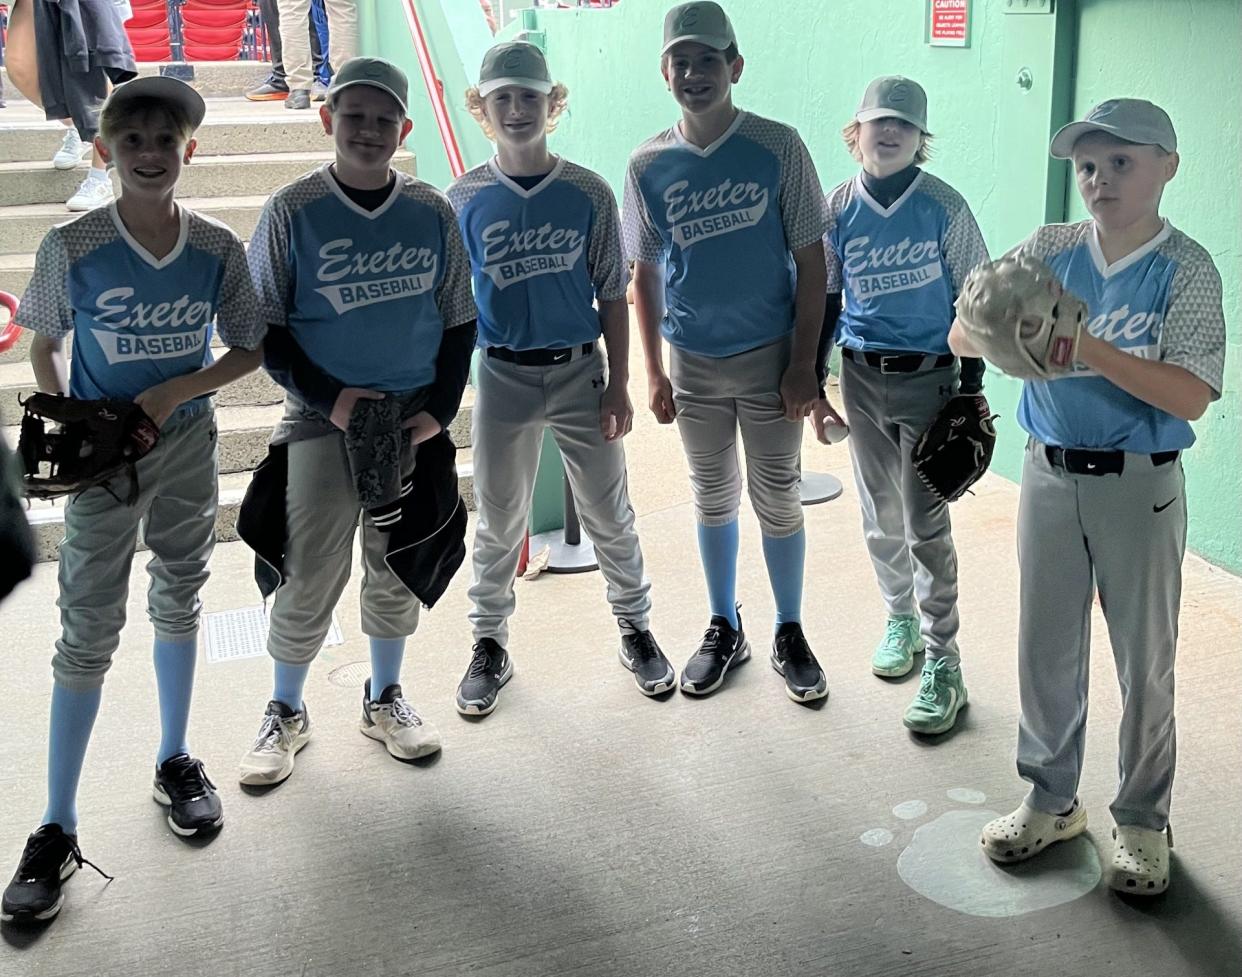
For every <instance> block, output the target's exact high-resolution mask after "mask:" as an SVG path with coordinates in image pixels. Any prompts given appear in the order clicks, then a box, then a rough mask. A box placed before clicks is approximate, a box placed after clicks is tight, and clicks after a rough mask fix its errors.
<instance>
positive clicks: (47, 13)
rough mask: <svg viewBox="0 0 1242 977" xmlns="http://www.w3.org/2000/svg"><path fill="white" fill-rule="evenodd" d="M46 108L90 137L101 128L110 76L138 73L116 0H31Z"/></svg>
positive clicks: (117, 80)
mask: <svg viewBox="0 0 1242 977" xmlns="http://www.w3.org/2000/svg"><path fill="white" fill-rule="evenodd" d="M32 2H33V5H34V25H35V51H36V55H37V61H38V65H39V88H40V90H41V91H42V93H43V112H44V115H46V116H47V118H49V119H73V124H74V127H75V128H76V129H77V130H78V135H79V136H81V137H82V139H84V140H86V141H90V140H91V139H93V138H95V134H96V132H98V131H99V109H100V107H101V106H102V105H103V101H104V98H105V97H106V96H107V94H108V82H109V81H111V82H112V83H113V84H120V83H121V82H124V81H129V80H130V79H131V78H134V77H136V76H137V75H138V66H137V65H136V64H135V63H134V50H133V48H132V47H131V46H130V43H129V36H128V35H127V34H126V33H125V28H124V26H122V24H121V15H120V14H119V13H118V12H117V9H116V5H115V4H114V3H113V2H112V0H32Z"/></svg>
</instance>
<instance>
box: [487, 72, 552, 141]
mask: <svg viewBox="0 0 1242 977" xmlns="http://www.w3.org/2000/svg"><path fill="white" fill-rule="evenodd" d="M568 105H569V89H568V88H566V87H565V86H564V85H563V84H561V83H560V82H559V81H558V82H557V83H556V84H555V85H553V86H552V91H550V92H548V125H547V131H548V132H549V133H552V132H555V131H556V124H557V122H558V120H559V119H560V117H561V113H562V112H564V111H565V108H566V107H567V106H568ZM466 110H467V111H468V112H469V113H470V114H471V115H472V116H474V121H475V122H477V123H478V124H479V128H480V129H482V130H483V135H485V136H487V138H488V139H490V140H492V141H493V142H495V140H496V130H495V129H493V128H492V124H491V123H490V122H488V121H487V113H486V112H484V111H483V96H482V95H480V94H479V86H478V85H471V86H470V87H469V88H467V89H466Z"/></svg>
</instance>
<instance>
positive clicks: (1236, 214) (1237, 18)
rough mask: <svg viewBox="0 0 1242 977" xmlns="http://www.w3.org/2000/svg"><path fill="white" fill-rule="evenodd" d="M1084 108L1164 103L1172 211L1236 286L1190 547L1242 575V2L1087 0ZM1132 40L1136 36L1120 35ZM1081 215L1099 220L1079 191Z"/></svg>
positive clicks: (1079, 95)
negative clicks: (1171, 143)
mask: <svg viewBox="0 0 1242 977" xmlns="http://www.w3.org/2000/svg"><path fill="white" fill-rule="evenodd" d="M1079 6H1080V11H1081V26H1080V32H1079V44H1078V57H1077V92H1076V98H1075V111H1076V112H1085V111H1086V110H1087V109H1089V108H1090V107H1091V106H1092V105H1094V104H1095V103H1096V102H1099V101H1102V100H1103V99H1105V98H1109V97H1111V96H1115V95H1121V94H1136V95H1141V96H1143V97H1145V98H1150V99H1151V100H1152V101H1154V102H1157V103H1158V104H1160V105H1162V106H1163V107H1164V108H1165V109H1166V110H1167V111H1168V113H1169V115H1170V116H1171V117H1172V119H1173V124H1174V126H1175V127H1176V128H1177V136H1178V150H1179V153H1180V155H1181V158H1182V160H1181V168H1180V170H1179V171H1178V174H1177V176H1176V177H1175V178H1174V180H1173V182H1172V183H1170V184H1169V186H1168V188H1167V189H1166V190H1165V195H1164V203H1163V207H1162V210H1163V211H1164V215H1165V216H1166V217H1168V218H1169V220H1170V221H1171V222H1172V223H1173V224H1174V225H1175V226H1177V227H1179V228H1181V229H1182V230H1183V231H1185V232H1186V233H1187V234H1189V235H1190V236H1191V237H1193V238H1195V239H1196V240H1197V241H1198V242H1199V243H1200V244H1202V245H1203V246H1204V247H1205V248H1207V249H1208V251H1209V252H1211V254H1212V258H1213V260H1215V262H1216V266H1217V267H1218V268H1219V269H1220V272H1221V276H1222V277H1223V279H1224V283H1225V318H1226V321H1227V322H1228V324H1229V349H1228V352H1227V354H1226V357H1225V391H1224V395H1223V396H1222V397H1221V399H1220V400H1219V401H1217V402H1216V403H1215V404H1213V405H1212V406H1211V407H1209V408H1208V412H1207V414H1206V415H1205V416H1204V417H1203V419H1202V420H1200V421H1199V422H1198V423H1196V424H1195V433H1196V434H1197V435H1198V436H1199V443H1198V444H1196V445H1195V447H1194V449H1193V450H1192V451H1190V452H1188V453H1187V456H1186V473H1187V477H1188V479H1189V481H1190V496H1189V497H1190V543H1191V546H1192V547H1193V548H1194V549H1195V550H1196V551H1198V552H1199V553H1201V554H1203V556H1205V557H1207V558H1208V559H1209V560H1212V561H1213V562H1216V563H1219V564H1221V565H1222V566H1225V567H1228V568H1229V569H1231V570H1234V571H1235V572H1237V571H1242V502H1240V501H1239V495H1240V493H1239V481H1240V477H1239V476H1240V474H1242V422H1240V420H1239V416H1240V414H1242V391H1240V389H1239V388H1240V387H1242V362H1240V360H1242V357H1240V356H1239V354H1240V353H1242V349H1240V348H1239V345H1240V343H1242V241H1240V238H1242V202H1240V200H1239V194H1238V188H1239V186H1242V122H1240V119H1239V116H1240V115H1242V4H1239V3H1238V2H1237V0H1187V2H1183V3H1176V4H1171V3H1167V2H1165V0H1125V2H1119V0H1079ZM1119 38H1124V39H1125V40H1124V43H1119V41H1118V39H1119ZM1071 199H1072V207H1071V211H1070V214H1071V217H1072V219H1074V220H1081V219H1084V218H1086V217H1087V213H1086V211H1085V210H1084V208H1083V206H1082V201H1081V200H1080V199H1079V197H1078V193H1077V191H1076V190H1074V191H1073V192H1072V197H1071Z"/></svg>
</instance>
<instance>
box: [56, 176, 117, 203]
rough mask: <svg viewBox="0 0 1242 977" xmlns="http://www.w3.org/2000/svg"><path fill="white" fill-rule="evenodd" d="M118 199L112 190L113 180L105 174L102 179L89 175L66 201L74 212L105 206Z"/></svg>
mask: <svg viewBox="0 0 1242 977" xmlns="http://www.w3.org/2000/svg"><path fill="white" fill-rule="evenodd" d="M115 199H116V193H115V192H113V190H112V181H111V180H110V179H109V178H108V177H107V176H105V177H104V178H103V179H102V180H100V179H98V178H96V177H94V176H88V177H87V178H86V179H85V180H83V181H82V183H81V185H80V186H79V187H78V189H77V191H76V192H75V193H74V195H73V196H72V197H70V198H69V199H68V200H67V201H66V202H65V206H66V207H68V208H69V209H70V210H72V211H74V212H78V211H84V210H94V209H95V208H96V207H104V206H106V205H108V204H110V203H112V201H113V200H115Z"/></svg>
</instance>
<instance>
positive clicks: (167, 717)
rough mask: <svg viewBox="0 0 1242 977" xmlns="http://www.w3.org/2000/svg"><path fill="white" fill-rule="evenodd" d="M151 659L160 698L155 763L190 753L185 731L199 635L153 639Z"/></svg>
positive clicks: (188, 724)
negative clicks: (153, 646) (158, 739)
mask: <svg viewBox="0 0 1242 977" xmlns="http://www.w3.org/2000/svg"><path fill="white" fill-rule="evenodd" d="M152 658H153V660H154V662H155V687H156V689H157V690H158V692H159V698H160V749H159V752H158V753H157V754H156V756H155V762H156V764H157V765H158V764H161V763H163V762H164V761H165V760H167V759H168V758H169V757H173V756H176V755H177V754H178V753H189V752H190V747H189V744H188V743H187V742H186V732H187V731H188V730H189V727H190V698H191V696H192V695H193V693H194V665H195V661H196V660H197V658H198V637H197V636H195V637H193V638H184V639H182V640H180V641H172V640H170V639H168V638H156V639H155V648H154V650H153V652H152Z"/></svg>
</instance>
